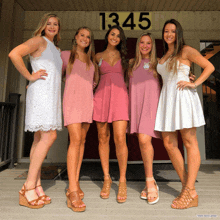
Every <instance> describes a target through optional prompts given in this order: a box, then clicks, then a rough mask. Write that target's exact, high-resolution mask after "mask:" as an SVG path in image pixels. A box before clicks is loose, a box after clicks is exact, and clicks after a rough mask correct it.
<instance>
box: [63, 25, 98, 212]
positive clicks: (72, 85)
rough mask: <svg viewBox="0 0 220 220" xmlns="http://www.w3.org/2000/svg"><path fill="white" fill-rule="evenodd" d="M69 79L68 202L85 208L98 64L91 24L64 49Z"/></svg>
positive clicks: (66, 116)
mask: <svg viewBox="0 0 220 220" xmlns="http://www.w3.org/2000/svg"><path fill="white" fill-rule="evenodd" d="M61 57H62V60H63V68H62V70H63V73H65V77H66V82H65V89H64V96H63V115H64V126H67V129H68V132H69V137H70V145H69V148H68V152H67V172H68V179H69V188H68V190H67V193H66V196H67V206H68V207H69V208H71V209H72V210H73V211H76V212H81V211H84V210H85V208H86V206H85V204H84V203H83V201H82V200H81V199H83V197H84V193H83V191H82V190H81V189H80V186H79V173H80V168H81V164H82V159H83V153H84V144H85V138H86V134H87V131H88V129H89V126H90V123H92V114H93V79H94V72H95V69H96V68H95V66H96V64H95V63H94V59H95V58H94V52H93V35H92V32H91V30H90V29H89V28H87V27H82V28H79V29H78V30H77V32H76V34H75V36H74V42H73V48H72V50H71V51H63V52H62V53H61Z"/></svg>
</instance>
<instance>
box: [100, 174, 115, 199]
mask: <svg viewBox="0 0 220 220" xmlns="http://www.w3.org/2000/svg"><path fill="white" fill-rule="evenodd" d="M111 185H112V179H111V177H110V175H106V176H104V183H103V187H102V190H101V192H100V196H101V198H102V199H108V198H109V195H110V190H111Z"/></svg>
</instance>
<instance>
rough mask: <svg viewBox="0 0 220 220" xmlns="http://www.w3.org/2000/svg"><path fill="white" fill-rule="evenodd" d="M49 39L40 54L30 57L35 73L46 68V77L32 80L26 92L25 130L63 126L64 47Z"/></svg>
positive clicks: (53, 128) (54, 128) (42, 129)
mask: <svg viewBox="0 0 220 220" xmlns="http://www.w3.org/2000/svg"><path fill="white" fill-rule="evenodd" d="M43 38H44V39H45V40H46V41H47V47H46V49H45V50H44V51H43V52H42V54H41V56H39V57H36V58H34V57H32V56H30V62H31V67H32V70H33V71H34V72H36V71H38V70H40V69H44V70H46V73H47V74H48V76H45V77H44V78H46V80H43V79H38V80H36V81H34V82H30V83H29V85H28V89H27V95H26V115H25V131H31V132H36V131H39V130H41V131H49V130H61V129H62V115H61V76H62V59H61V56H60V50H59V49H57V47H56V46H55V45H54V43H53V42H51V41H50V40H48V39H47V38H46V37H43Z"/></svg>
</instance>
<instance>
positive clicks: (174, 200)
mask: <svg viewBox="0 0 220 220" xmlns="http://www.w3.org/2000/svg"><path fill="white" fill-rule="evenodd" d="M184 188H185V185H183V186H182V189H181V192H180V194H179V195H178V196H177V197H176V198H175V199H174V200H173V201H172V203H173V204H174V203H175V202H176V201H177V200H178V199H179V198H180V195H181V193H182V192H183V190H184ZM194 189H195V187H194Z"/></svg>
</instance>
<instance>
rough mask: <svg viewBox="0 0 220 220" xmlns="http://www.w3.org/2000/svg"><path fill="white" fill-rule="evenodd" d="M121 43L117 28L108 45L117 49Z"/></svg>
mask: <svg viewBox="0 0 220 220" xmlns="http://www.w3.org/2000/svg"><path fill="white" fill-rule="evenodd" d="M120 41H121V38H120V31H119V30H118V29H116V28H114V29H112V30H111V31H110V32H109V35H108V43H109V44H110V45H112V46H114V47H115V46H117V45H118V44H119V43H120Z"/></svg>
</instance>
